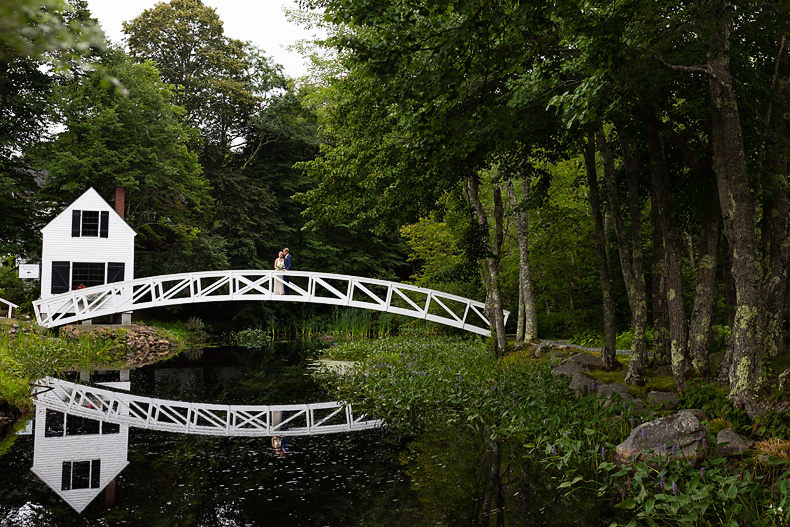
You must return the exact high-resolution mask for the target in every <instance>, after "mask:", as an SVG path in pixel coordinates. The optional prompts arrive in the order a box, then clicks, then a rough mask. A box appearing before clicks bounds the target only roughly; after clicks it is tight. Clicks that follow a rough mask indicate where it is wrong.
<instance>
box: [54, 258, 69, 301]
mask: <svg viewBox="0 0 790 527" xmlns="http://www.w3.org/2000/svg"><path fill="white" fill-rule="evenodd" d="M70 275H71V262H52V288H51V292H52V294H53V295H59V294H60V293H66V292H68V291H69V289H71V288H70V287H69V286H70V284H71V283H70V281H69V277H70Z"/></svg>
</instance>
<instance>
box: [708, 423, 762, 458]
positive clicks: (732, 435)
mask: <svg viewBox="0 0 790 527" xmlns="http://www.w3.org/2000/svg"><path fill="white" fill-rule="evenodd" d="M752 445H754V441H752V440H751V439H747V438H745V437H743V436H742V435H740V434H738V433H737V432H736V431H735V430H733V429H732V428H725V429H724V430H722V431H721V432H719V433H718V434H716V450H718V452H719V454H720V455H722V456H729V455H730V454H740V453H741V452H743V451H744V450H748V449H750V448H751V447H752Z"/></svg>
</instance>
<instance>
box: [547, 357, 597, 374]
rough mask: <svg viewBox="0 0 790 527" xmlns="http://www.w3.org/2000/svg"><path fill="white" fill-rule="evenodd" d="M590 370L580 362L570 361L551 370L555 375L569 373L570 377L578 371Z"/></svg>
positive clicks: (585, 371)
mask: <svg viewBox="0 0 790 527" xmlns="http://www.w3.org/2000/svg"><path fill="white" fill-rule="evenodd" d="M589 371H590V370H588V369H587V368H585V367H584V366H582V365H581V364H579V363H578V362H568V361H565V362H563V363H562V364H560V365H559V366H557V367H556V368H554V369H553V370H551V374H552V375H554V376H555V377H556V376H558V375H567V376H568V377H573V375H574V374H576V373H587V372H589Z"/></svg>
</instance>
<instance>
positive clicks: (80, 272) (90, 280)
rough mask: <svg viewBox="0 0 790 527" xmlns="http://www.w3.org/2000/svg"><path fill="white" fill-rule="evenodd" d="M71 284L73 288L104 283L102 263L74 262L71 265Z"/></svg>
mask: <svg viewBox="0 0 790 527" xmlns="http://www.w3.org/2000/svg"><path fill="white" fill-rule="evenodd" d="M71 285H72V287H73V288H74V289H82V288H83V287H93V286H94V285H104V264H103V263H84V262H74V264H73V265H72V266H71Z"/></svg>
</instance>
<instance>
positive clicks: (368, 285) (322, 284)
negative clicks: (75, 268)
mask: <svg viewBox="0 0 790 527" xmlns="http://www.w3.org/2000/svg"><path fill="white" fill-rule="evenodd" d="M277 284H281V285H282V286H283V287H284V288H287V290H288V294H277V293H276V290H277V289H276V288H275V286H276V285H277ZM237 300H240V301H250V300H253V301H278V302H310V303H319V304H331V305H340V306H350V307H357V308H362V309H372V310H376V311H385V312H388V313H394V314H398V315H404V316H408V317H413V318H419V319H424V320H430V321H432V322H437V323H439V324H444V325H447V326H452V327H456V328H461V329H463V330H466V331H471V332H473V333H477V334H480V335H486V336H488V335H490V329H489V325H490V323H489V320H488V317H487V316H486V314H485V304H483V303H482V302H478V301H475V300H470V299H468V298H464V297H460V296H457V295H451V294H448V293H443V292H441V291H436V290H433V289H426V288H422V287H416V286H412V285H408V284H400V283H397V282H389V281H386V280H378V279H374V278H362V277H358V276H350V275H339V274H333V273H318V272H310V271H288V272H283V271H269V270H246V271H236V270H233V271H205V272H199V273H182V274H173V275H162V276H152V277H147V278H137V279H134V280H128V281H124V282H116V283H111V284H105V285H101V286H95V287H89V288H84V289H76V290H74V291H70V292H67V293H62V294H59V295H55V296H52V297H49V298H46V299H41V300H37V301H35V302H34V303H33V305H34V309H35V314H36V318H37V320H38V322H39V324H41V325H43V326H46V327H55V326H60V325H63V324H69V323H73V322H78V321H80V320H88V319H92V318H96V317H100V316H104V315H111V314H115V313H123V312H128V311H137V310H141V309H146V308H152V307H161V306H169V305H178V304H188V303H199V302H221V301H237ZM508 315H509V313H508V312H505V317H506V318H505V320H507V316H508Z"/></svg>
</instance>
